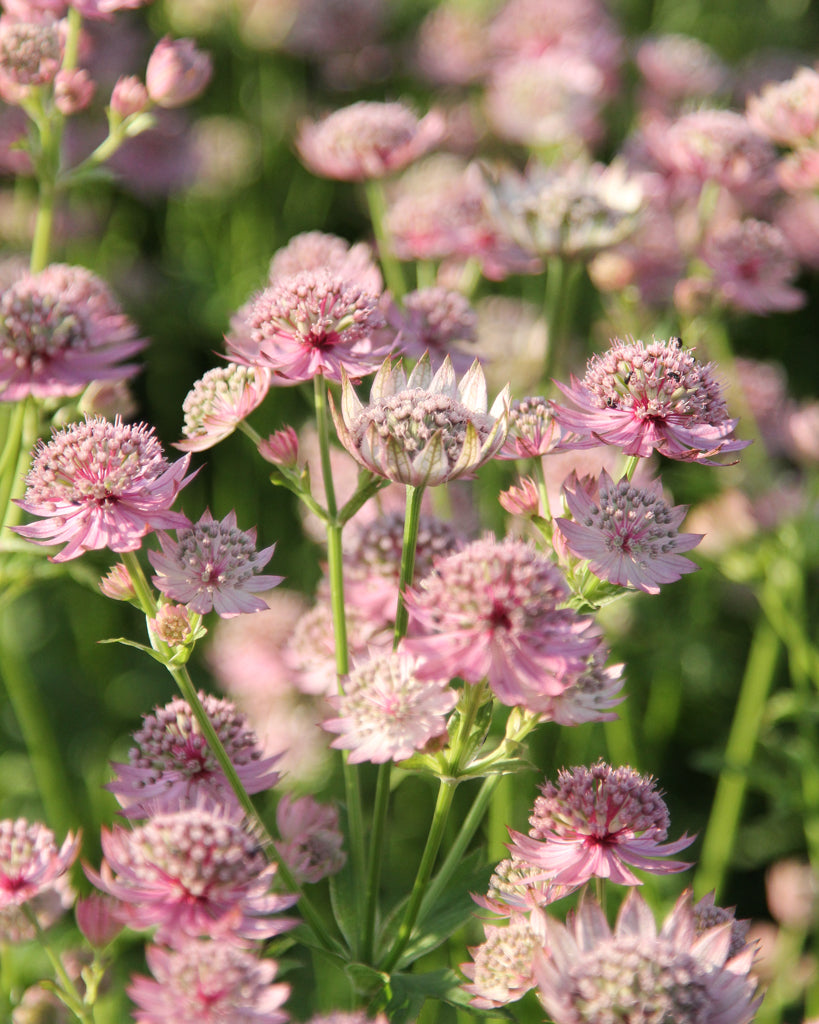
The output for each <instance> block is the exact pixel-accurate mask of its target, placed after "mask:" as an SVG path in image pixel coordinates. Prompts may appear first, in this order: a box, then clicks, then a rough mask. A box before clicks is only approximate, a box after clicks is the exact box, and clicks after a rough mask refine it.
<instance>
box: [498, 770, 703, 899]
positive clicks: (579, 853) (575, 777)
mask: <svg viewBox="0 0 819 1024" xmlns="http://www.w3.org/2000/svg"><path fill="white" fill-rule="evenodd" d="M541 793H542V794H543V795H542V796H539V797H538V798H537V799H536V800H535V806H534V811H533V813H532V816H531V817H530V819H529V822H530V824H531V826H532V827H531V828H530V830H529V835H528V836H524V835H522V834H521V833H520V832H515V831H514V830H512V829H510V830H509V834H510V835H511V837H512V843H511V845H510V847H509V850H510V852H511V854H512V856H513V857H519V858H520V859H521V860H523V861H525V862H526V863H527V864H530V865H532V866H533V867H537V868H540V869H541V871H542V872H543V877H544V878H547V879H549V880H550V881H552V882H555V883H557V884H560V885H584V884H585V883H586V882H588V881H589V879H590V878H608V879H610V880H611V881H612V882H615V883H616V884H618V885H641V884H642V883H641V882H640V879H639V878H637V876H636V875H635V874H634V872H633V871H632V870H631V868H632V867H636V868H640V869H642V870H643V871H650V872H651V873H652V874H658V875H665V874H669V873H673V872H676V871H684V870H685V869H686V868H687V867H690V865H689V864H686V863H684V862H683V861H675V860H670V861H669V860H663V858H665V857H667V856H668V855H669V854H672V853H678V852H679V851H680V850H684V849H685V848H686V847H687V846H690V845H691V844H692V843H693V842H694V837H693V836H688V835H683V836H682V837H681V838H680V839H677V840H675V841H674V842H671V843H666V842H665V839H666V837H667V836H668V825H669V816H668V808H667V807H666V805H665V801H664V800H663V798H662V795H661V793H660V792H659V790H658V789H657V784H656V782H655V781H654V779H653V778H652V777H651V776H650V775H640V774H639V773H638V772H636V771H635V770H634V769H633V768H628V767H621V768H612V767H611V766H610V765H608V764H605V763H604V762H603V761H598V762H597V764H595V765H593V766H592V767H591V768H586V767H585V766H583V765H579V766H577V767H575V768H571V769H565V768H563V769H561V770H560V772H558V784H557V785H556V786H555V785H554V783H552V782H550V781H548V780H547V781H546V782H545V783H544V784H543V786H542V787H541Z"/></svg>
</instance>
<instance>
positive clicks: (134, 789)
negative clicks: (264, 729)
mask: <svg viewBox="0 0 819 1024" xmlns="http://www.w3.org/2000/svg"><path fill="white" fill-rule="evenodd" d="M199 699H200V701H201V702H202V707H203V709H204V711H205V714H206V715H207V716H208V718H209V719H210V721H211V724H212V725H213V728H214V729H215V731H216V735H217V736H218V737H219V739H220V741H221V743H222V745H223V747H224V748H225V751H226V752H227V754H228V756H229V757H230V760H231V763H232V764H233V766H234V768H235V769H236V773H237V775H238V776H239V779H240V780H241V783H242V785H243V786H244V787H245V789H246V790H247V792H248V793H260V792H262V791H263V790H266V789H270V788H272V787H273V786H274V785H275V784H276V782H277V781H278V774H277V773H276V772H275V771H274V770H273V766H274V764H275V763H276V760H277V759H276V758H275V757H264V756H263V753H262V750H261V747H260V746H259V741H258V739H257V738H256V735H255V733H254V732H253V731H252V730H251V729H250V727H249V725H248V722H247V718H246V717H245V716H244V715H243V714H241V713H240V712H239V711H237V709H236V706H235V705H234V704H233V703H232V702H231V701H229V700H225V699H220V698H218V697H214V696H212V695H210V694H204V693H200V694H199ZM133 740H134V746H133V747H132V748H131V750H130V751H129V753H128V764H113V765H112V766H111V767H112V768H113V769H114V770H115V772H116V779H115V781H114V782H110V783H108V785H107V787H106V788H107V789H110V790H111V792H113V793H114V794H115V795H116V797H117V799H118V800H119V802H120V804H121V805H122V806H123V808H124V810H123V814H124V815H125V816H126V817H129V818H144V817H147V816H148V812H149V811H150V813H155V812H156V811H159V810H175V809H177V808H179V807H182V806H187V805H190V804H195V803H196V802H197V800H199V799H200V798H201V797H204V796H208V797H210V798H211V799H213V800H214V801H215V802H217V803H221V804H228V805H230V806H235V805H236V798H235V796H234V794H233V790H232V789H231V787H230V785H229V783H228V780H227V779H226V778H225V775H224V772H223V771H222V768H221V767H220V765H219V762H218V761H217V760H216V757H215V756H214V754H213V752H212V751H211V750H210V748H209V746H208V743H207V741H206V739H205V737H204V735H203V733H202V731H201V728H200V726H199V723H198V722H197V720H196V718H195V717H194V715H193V712H192V711H191V709H190V707H189V706H188V703H187V702H186V701H184V700H182V698H181V697H175V698H174V699H173V700H172V701H171V702H170V703H169V704H166V705H165V706H164V707H160V708H156V709H155V710H154V711H153V712H152V713H150V714H147V715H145V716H144V717H143V723H142V726H141V727H140V728H139V729H138V730H137V732H135V733H134V737H133Z"/></svg>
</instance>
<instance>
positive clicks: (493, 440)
mask: <svg viewBox="0 0 819 1024" xmlns="http://www.w3.org/2000/svg"><path fill="white" fill-rule="evenodd" d="M508 404H509V389H508V386H507V387H506V388H505V389H504V390H503V391H502V392H501V393H500V395H498V397H497V398H496V399H495V402H494V403H493V405H492V408H491V409H488V408H487V405H488V402H487V396H486V379H485V377H484V374H483V370H482V369H481V366H480V364H479V363H478V362H477V360H476V361H475V362H474V363H473V364H472V366H471V368H470V369H469V372H468V373H466V374H465V375H464V377H463V378H462V379H461V381H460V382H458V381H457V380H456V378H455V371H454V370H453V368H452V363H451V361H450V359H449V357H448V356H447V357H446V358H445V359H444V362H443V363H442V364H441V366H440V367H439V368H438V370H437V371H436V372H435V373H434V374H433V372H432V366H431V364H430V360H429V357H428V356H427V355H424V356H423V357H422V358H421V359H420V360H419V361H418V363H417V364H416V365H415V367H414V368H413V370H412V372H411V373H410V374H409V376H407V374H406V373H405V371H404V367H403V364H402V363H401V362H400V361H399V362H398V363H396V364H395V365H392V362H391V360H389V359H387V360H386V361H385V362H384V364H383V365H382V366H381V368H380V369H379V371H378V373H377V374H376V377H375V380H374V381H373V385H372V389H371V391H370V402H369V404H368V405H366V406H365V405H364V404H363V403H362V402H361V401H360V399H359V398H358V396H357V395H356V393H355V390H354V388H353V386H352V382H351V381H350V380H349V379H347V378H346V377H345V380H344V383H343V387H342V392H341V412H340V413H339V412H338V411H337V410H336V407H335V404H334V403H333V402H332V398H331V409H332V413H333V421H334V422H335V425H336V430H337V431H338V436H339V440H340V441H341V443H342V444H343V445H344V447H345V448H346V449H347V451H348V452H349V453H350V454H351V455H352V456H353V458H354V459H355V460H356V462H359V463H360V464H361V465H362V466H365V467H366V468H367V469H369V470H371V472H373V473H377V474H379V476H385V477H387V478H388V479H390V480H394V481H395V482H396V483H403V484H411V485H412V486H415V487H420V486H430V487H434V486H436V485H437V484H442V483H446V482H447V481H449V480H455V479H457V478H458V477H461V476H474V473H475V470H476V469H477V468H478V467H479V466H480V465H482V464H483V463H484V462H486V461H487V460H488V459H491V458H492V457H493V456H494V455H495V454H496V453H497V452H498V450H499V449H500V447H501V445H502V444H503V441H504V438H505V436H506V430H507V410H508Z"/></svg>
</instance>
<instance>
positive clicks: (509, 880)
mask: <svg viewBox="0 0 819 1024" xmlns="http://www.w3.org/2000/svg"><path fill="white" fill-rule="evenodd" d="M576 888H577V886H574V885H555V884H554V883H553V882H548V881H546V880H545V879H544V878H543V872H542V871H541V870H540V869H539V868H536V867H533V866H532V865H531V864H527V863H526V862H525V861H522V860H520V858H519V857H509V858H507V859H506V860H502V861H500V862H499V863H498V864H496V865H495V870H494V872H493V873H492V877H491V878H490V879H489V886H488V888H487V892H486V896H475V895H473V897H472V899H473V900H474V901H475V902H476V903H477V904H478V906H479V907H483V908H484V909H486V910H491V911H492V913H493V914H496V915H497V916H498V917H500V918H510V917H513V916H515V915H516V914H532V911H538V910H540V909H542V908H543V907H545V906H548V904H550V903H554V902H555V901H556V900H560V899H563V897H564V896H568V895H570V894H571V893H573V892H574V891H575V889H576ZM533 916H534V915H533Z"/></svg>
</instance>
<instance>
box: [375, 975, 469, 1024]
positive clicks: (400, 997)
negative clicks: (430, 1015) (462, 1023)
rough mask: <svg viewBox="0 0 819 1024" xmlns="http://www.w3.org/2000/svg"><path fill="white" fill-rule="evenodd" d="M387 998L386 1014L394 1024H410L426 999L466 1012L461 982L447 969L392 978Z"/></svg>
mask: <svg viewBox="0 0 819 1024" xmlns="http://www.w3.org/2000/svg"><path fill="white" fill-rule="evenodd" d="M390 990H391V997H390V1001H389V1003H388V1004H387V1007H386V1014H387V1016H388V1018H389V1019H390V1020H391V1021H393V1022H394V1024H405V1022H409V1021H413V1020H415V1019H416V1018H417V1016H418V1014H419V1013H420V1012H421V1008H422V1007H423V1005H424V1003H425V1002H426V1001H427V999H437V1000H440V1001H442V1002H445V1003H449V1004H450V1005H451V1006H459V1007H462V1008H468V1009H469V1011H470V1012H472V1011H473V1010H474V1007H472V1006H470V1002H469V1001H470V999H471V998H472V997H471V996H470V994H469V993H468V992H467V991H465V989H464V987H463V979H462V978H460V977H459V976H458V975H457V974H456V973H455V971H453V970H451V969H450V968H449V967H443V968H441V969H440V970H437V971H427V972H425V973H424V974H393V975H392V977H391V978H390Z"/></svg>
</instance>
